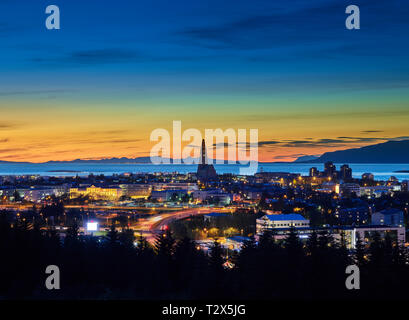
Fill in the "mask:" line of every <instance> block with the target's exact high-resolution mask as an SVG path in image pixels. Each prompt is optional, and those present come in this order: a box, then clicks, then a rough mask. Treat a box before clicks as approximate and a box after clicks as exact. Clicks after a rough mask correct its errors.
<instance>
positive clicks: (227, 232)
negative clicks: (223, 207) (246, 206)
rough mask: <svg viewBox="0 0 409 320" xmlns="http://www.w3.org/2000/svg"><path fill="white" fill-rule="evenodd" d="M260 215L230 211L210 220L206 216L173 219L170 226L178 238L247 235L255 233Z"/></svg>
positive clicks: (199, 238) (197, 238)
mask: <svg viewBox="0 0 409 320" xmlns="http://www.w3.org/2000/svg"><path fill="white" fill-rule="evenodd" d="M260 216H261V215H260V214H254V213H252V214H249V213H247V212H234V213H228V214H224V216H220V217H216V218H211V219H208V220H206V219H205V218H204V216H192V217H189V218H187V219H182V220H175V221H172V222H171V223H170V228H171V230H172V232H173V235H174V237H175V238H176V239H183V238H186V237H187V238H190V239H194V240H202V239H206V238H207V237H231V236H236V235H244V236H247V235H251V234H253V235H254V233H255V231H256V218H259V217H260Z"/></svg>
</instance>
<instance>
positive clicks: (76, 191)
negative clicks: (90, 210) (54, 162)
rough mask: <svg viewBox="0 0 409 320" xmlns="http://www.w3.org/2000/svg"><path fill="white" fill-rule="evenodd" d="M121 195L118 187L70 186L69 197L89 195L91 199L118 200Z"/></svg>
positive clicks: (121, 191) (121, 192)
mask: <svg viewBox="0 0 409 320" xmlns="http://www.w3.org/2000/svg"><path fill="white" fill-rule="evenodd" d="M122 195H123V190H122V189H121V188H119V187H106V188H105V187H96V186H94V185H92V186H90V187H81V188H71V189H70V199H74V198H79V197H85V196H87V197H89V198H90V199H93V200H111V201H112V200H118V199H119V198H120V197H121V196H122Z"/></svg>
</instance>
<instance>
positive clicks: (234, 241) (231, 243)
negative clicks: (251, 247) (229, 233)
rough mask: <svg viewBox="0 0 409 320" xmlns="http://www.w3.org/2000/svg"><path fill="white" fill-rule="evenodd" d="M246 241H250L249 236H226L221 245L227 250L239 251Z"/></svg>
mask: <svg viewBox="0 0 409 320" xmlns="http://www.w3.org/2000/svg"><path fill="white" fill-rule="evenodd" d="M246 241H250V238H249V237H243V236H233V237H229V238H226V242H225V243H224V244H223V247H224V248H226V249H229V250H234V251H240V250H241V248H242V246H243V244H244V243H245V242H246Z"/></svg>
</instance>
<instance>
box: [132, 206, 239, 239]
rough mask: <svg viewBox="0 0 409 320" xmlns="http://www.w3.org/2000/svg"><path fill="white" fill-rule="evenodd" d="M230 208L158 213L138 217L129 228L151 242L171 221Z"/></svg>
mask: <svg viewBox="0 0 409 320" xmlns="http://www.w3.org/2000/svg"><path fill="white" fill-rule="evenodd" d="M230 211H231V209H227V208H206V207H203V208H191V209H185V210H181V211H177V212H172V213H164V214H158V215H154V216H150V217H149V218H144V219H140V220H139V221H138V222H137V223H136V224H135V225H133V226H132V227H131V228H132V229H133V230H135V231H137V232H140V233H141V234H142V235H143V236H144V237H145V238H146V240H147V241H149V242H150V243H153V242H154V241H155V238H156V236H157V235H158V234H159V233H160V232H161V231H162V230H163V229H164V228H165V227H166V226H168V225H169V224H170V223H171V222H172V221H174V220H180V219H185V218H188V217H191V216H198V215H203V214H207V213H210V212H230Z"/></svg>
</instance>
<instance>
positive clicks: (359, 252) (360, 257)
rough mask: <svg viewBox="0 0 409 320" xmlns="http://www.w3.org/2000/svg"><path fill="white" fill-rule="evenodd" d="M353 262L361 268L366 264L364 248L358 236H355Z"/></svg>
mask: <svg viewBox="0 0 409 320" xmlns="http://www.w3.org/2000/svg"><path fill="white" fill-rule="evenodd" d="M355 261H356V263H357V264H358V266H359V267H362V266H364V265H365V264H366V259H365V246H364V244H363V243H362V240H361V237H360V236H359V234H357V239H356V243H355Z"/></svg>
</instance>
